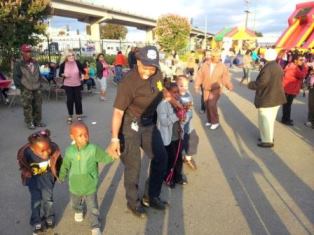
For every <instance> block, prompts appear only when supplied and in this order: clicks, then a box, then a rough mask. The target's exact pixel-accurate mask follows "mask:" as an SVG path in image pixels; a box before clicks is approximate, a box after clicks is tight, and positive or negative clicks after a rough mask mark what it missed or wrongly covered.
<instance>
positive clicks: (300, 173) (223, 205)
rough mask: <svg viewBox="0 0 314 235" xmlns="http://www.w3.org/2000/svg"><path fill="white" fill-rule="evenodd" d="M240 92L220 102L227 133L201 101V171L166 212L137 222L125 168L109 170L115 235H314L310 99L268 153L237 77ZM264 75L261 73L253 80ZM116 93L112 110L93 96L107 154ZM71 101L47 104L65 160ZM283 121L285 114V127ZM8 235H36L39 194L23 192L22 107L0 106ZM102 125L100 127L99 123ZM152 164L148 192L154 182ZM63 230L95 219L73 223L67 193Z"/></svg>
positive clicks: (104, 184)
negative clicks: (211, 124)
mask: <svg viewBox="0 0 314 235" xmlns="http://www.w3.org/2000/svg"><path fill="white" fill-rule="evenodd" d="M232 75H233V82H234V85H235V91H234V92H228V93H225V94H224V95H223V96H222V97H221V99H220V101H219V107H220V110H219V113H220V122H221V127H220V128H219V129H217V130H216V131H211V130H209V129H208V128H206V127H205V125H204V123H205V116H204V114H199V112H198V110H199V97H198V96H195V100H194V102H195V107H194V108H195V113H194V114H195V115H194V118H193V125H194V127H195V129H196V131H197V133H198V135H199V136H200V144H199V148H198V149H199V151H198V154H197V156H195V161H196V163H197V165H198V169H197V170H196V171H191V170H189V169H188V168H187V167H185V168H184V171H185V174H186V175H187V178H188V181H189V183H188V184H187V185H185V186H183V187H181V186H177V187H176V188H175V189H171V190H170V189H169V188H168V187H166V186H165V187H163V192H162V195H161V197H162V198H163V199H166V200H168V201H169V204H170V205H169V207H168V208H167V210H166V211H165V212H161V211H157V210H154V209H149V210H148V217H147V219H138V218H136V217H134V216H133V215H132V214H131V213H130V212H129V211H128V210H127V208H126V200H125V190H124V187H123V165H122V163H121V162H120V161H119V160H118V161H116V162H114V163H113V164H111V165H108V166H105V167H103V166H101V167H100V186H99V190H98V201H99V207H100V214H101V215H100V217H101V222H102V227H103V228H102V230H103V234H106V235H142V234H145V235H160V234H169V235H170V234H171V235H211V234H213V235H217V234H275V235H279V234H296V235H302V234H314V226H313V225H314V192H313V189H314V170H313V166H314V148H313V146H314V130H313V129H309V128H307V127H305V126H304V125H303V123H304V122H305V121H306V115H307V106H306V99H307V98H303V97H302V96H300V97H298V98H297V100H296V101H295V103H294V104H293V107H292V110H293V111H292V117H293V119H294V121H295V126H294V127H287V126H284V125H282V124H281V123H279V122H276V126H275V147H274V148H272V149H261V148H258V147H257V146H256V143H257V138H258V129H257V111H256V109H255V107H254V105H253V102H252V101H253V98H254V92H252V91H249V90H248V89H247V88H246V86H245V85H243V86H240V85H239V79H240V77H241V71H240V70H232ZM253 76H256V73H254V74H253ZM115 91H116V88H115V87H114V86H113V85H109V91H108V98H109V99H108V101H106V102H100V101H99V99H98V96H97V94H94V95H91V96H88V95H84V98H83V109H84V113H85V114H86V115H87V116H86V118H85V119H84V121H85V122H86V123H87V124H88V126H89V127H90V135H91V142H93V143H97V144H100V145H102V146H103V147H106V145H107V144H108V142H109V140H110V125H111V114H112V103H113V100H114V97H115ZM64 100H65V98H64V97H60V98H59V100H58V101H56V100H55V98H54V97H53V96H52V98H51V100H50V101H48V100H47V99H46V100H45V102H44V104H43V120H44V122H46V123H47V124H48V126H47V127H48V128H49V129H50V130H51V132H52V139H53V140H54V141H55V142H57V143H58V144H59V146H60V147H61V149H62V150H63V151H64V149H65V148H66V146H68V145H69V144H70V139H69V136H68V126H67V124H66V106H65V102H64ZM280 116H281V110H280V111H279V114H278V117H277V119H278V120H279V119H280ZM0 122H1V124H0V133H1V136H0V149H1V153H0V160H1V164H0V208H1V210H0V211H1V213H0V234H1V235H27V234H31V227H30V226H29V224H28V221H29V216H30V195H29V192H28V189H27V187H24V186H22V184H21V180H20V174H19V171H18V166H17V162H16V152H17V149H18V148H19V147H20V146H21V145H23V144H24V143H25V142H26V138H27V136H28V135H29V134H31V131H30V130H28V129H26V128H25V125H24V123H23V113H22V109H21V107H20V105H18V104H17V105H15V106H14V107H11V108H8V107H7V106H5V105H4V104H0ZM92 122H96V124H92ZM147 166H148V161H147V159H146V158H145V157H144V158H143V171H142V176H143V177H142V179H143V180H142V182H141V188H143V187H142V186H143V183H144V179H145V177H146V176H147V171H146V169H147ZM54 199H55V212H56V219H57V225H56V228H55V229H54V231H50V233H49V234H58V235H85V234H86V235H87V234H91V232H90V230H89V227H88V222H87V220H84V222H82V223H80V224H78V223H76V222H74V217H73V211H72V210H71V205H70V202H69V192H68V188H67V184H62V185H60V184H57V185H56V186H55V190H54Z"/></svg>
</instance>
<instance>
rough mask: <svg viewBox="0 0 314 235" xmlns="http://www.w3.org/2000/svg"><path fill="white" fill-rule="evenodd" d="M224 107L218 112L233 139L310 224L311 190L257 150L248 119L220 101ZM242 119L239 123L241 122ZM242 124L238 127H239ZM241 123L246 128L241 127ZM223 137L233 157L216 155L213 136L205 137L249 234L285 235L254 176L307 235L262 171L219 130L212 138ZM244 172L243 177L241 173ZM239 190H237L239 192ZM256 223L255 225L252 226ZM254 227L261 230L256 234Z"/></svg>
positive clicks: (312, 216)
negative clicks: (267, 186) (248, 153)
mask: <svg viewBox="0 0 314 235" xmlns="http://www.w3.org/2000/svg"><path fill="white" fill-rule="evenodd" d="M223 102H224V104H225V107H228V108H222V109H221V110H222V113H223V115H224V119H225V121H226V123H227V124H228V125H229V126H231V127H237V128H233V131H234V134H235V135H236V136H238V137H239V138H237V139H240V138H241V139H243V140H245V141H246V146H247V147H248V148H249V149H250V151H252V152H253V153H254V154H255V157H257V158H258V159H259V160H261V161H262V162H263V163H264V165H265V166H266V167H267V168H268V170H269V171H270V172H271V174H272V175H273V176H274V177H275V178H276V179H277V181H278V182H279V183H280V184H281V186H282V187H283V188H284V189H285V191H286V192H287V193H288V194H289V196H290V197H291V198H292V199H293V200H294V202H295V203H296V204H297V205H298V207H299V208H300V209H301V210H302V212H303V213H304V215H305V216H306V217H307V218H308V220H309V221H310V222H311V223H312V224H313V223H314V213H313V198H314V192H313V190H312V189H311V188H310V187H309V186H308V185H306V184H305V183H304V182H303V181H302V180H301V179H300V178H299V177H298V176H297V175H296V174H295V173H294V172H293V171H292V170H291V169H290V168H289V167H288V166H287V165H286V164H285V162H283V161H282V159H281V158H280V157H279V156H278V155H277V154H276V153H275V152H274V151H273V150H272V149H259V148H257V147H256V142H257V140H256V137H257V135H253V136H252V135H251V134H250V132H249V131H247V130H251V131H252V130H255V131H256V133H258V129H257V127H256V126H255V125H253V124H252V123H251V122H250V120H249V119H247V118H246V117H245V116H244V115H243V114H242V112H241V111H240V110H239V109H238V108H237V107H236V106H235V105H234V104H233V103H232V102H231V101H230V100H229V99H228V98H227V97H223ZM241 119H242V120H241ZM241 123H242V126H241ZM243 123H246V126H245V127H243ZM216 134H218V135H223V139H224V141H225V143H227V144H226V145H225V147H228V148H229V149H230V150H231V151H232V152H234V154H233V156H229V157H228V156H224V155H219V156H218V153H219V152H220V151H219V150H221V149H220V148H221V147H220V145H219V142H217V139H216V138H215V137H214V135H208V139H209V141H210V143H211V145H212V146H213V149H214V151H215V152H216V153H217V159H218V161H219V162H220V165H221V167H222V169H223V170H224V173H225V175H226V178H227V180H228V182H229V184H230V187H231V188H232V191H233V193H234V195H235V197H236V198H237V201H238V202H239V205H240V207H241V210H242V212H243V214H244V215H245V217H246V219H247V221H248V224H249V225H250V227H251V230H252V232H253V233H257V232H258V231H264V232H265V233H268V231H269V232H270V234H279V233H280V234H289V232H288V231H287V228H286V227H285V225H284V224H283V223H282V221H281V220H280V218H279V217H278V215H277V213H276V212H275V211H274V209H273V208H272V206H271V204H270V203H269V201H268V200H267V198H266V197H265V195H264V193H263V191H262V190H261V188H260V187H259V186H258V184H257V182H256V181H255V177H254V175H255V174H259V175H260V176H262V177H263V178H264V179H265V180H266V182H268V184H270V187H272V189H273V190H274V191H275V192H276V194H277V196H278V197H279V198H280V199H281V200H282V202H283V203H284V204H285V205H286V206H287V208H288V210H289V211H290V212H291V214H293V215H294V217H295V219H296V220H297V221H298V222H299V223H300V225H301V226H302V227H303V228H304V230H306V231H307V232H308V233H309V234H310V233H311V232H310V230H311V229H309V228H307V227H306V226H305V225H304V224H303V223H302V221H301V219H300V218H298V216H297V215H296V214H295V213H294V212H293V209H291V208H290V207H289V205H288V204H287V203H286V202H285V201H284V199H283V197H281V195H280V194H279V193H278V192H277V190H276V189H275V188H274V186H273V185H272V184H271V183H270V182H269V181H268V180H267V178H266V177H265V175H264V174H263V171H262V170H261V169H260V167H259V166H258V164H257V163H256V162H255V161H254V159H252V158H249V157H248V156H247V153H246V152H245V150H244V149H243V148H242V147H241V144H240V143H239V142H238V146H239V148H240V149H241V150H240V153H239V152H238V151H237V150H236V149H235V148H234V147H232V144H231V143H230V141H229V140H228V137H227V136H226V134H225V133H224V131H223V129H222V128H221V129H220V130H219V131H217V133H215V135H216ZM242 170H244V171H245V174H243V172H241V171H242ZM239 189H241V190H240V191H239ZM256 221H259V223H256ZM257 225H259V226H260V227H261V229H262V230H259V229H258V227H257Z"/></svg>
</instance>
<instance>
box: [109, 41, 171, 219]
mask: <svg viewBox="0 0 314 235" xmlns="http://www.w3.org/2000/svg"><path fill="white" fill-rule="evenodd" d="M136 58H137V65H136V66H135V67H134V69H132V70H131V71H130V72H129V73H127V74H126V75H125V77H124V78H123V79H122V81H121V83H120V84H119V86H118V90H117V95H116V99H115V102H114V110H113V116H112V139H111V144H110V145H109V147H108V151H109V152H110V154H116V155H120V141H122V139H123V148H122V150H121V153H122V155H121V160H122V162H123V163H124V165H125V169H124V186H125V189H126V199H127V206H128V208H129V209H130V210H131V211H132V212H133V214H135V215H136V216H139V217H143V216H144V215H145V209H144V207H143V205H144V206H150V207H153V208H155V209H159V210H164V209H165V204H166V203H165V202H164V201H162V200H161V199H160V198H159V195H160V192H161V186H162V183H163V178H164V175H165V171H166V166H167V165H166V164H167V153H166V151H165V148H164V146H163V142H162V139H161V135H160V133H159V130H158V129H157V128H156V125H155V122H154V115H155V111H156V108H157V105H158V104H159V102H160V101H161V100H162V98H163V82H162V76H161V72H160V70H159V54H158V51H157V49H156V47H154V46H146V47H143V48H139V50H138V51H137V52H136ZM169 99H170V98H169ZM119 131H120V134H121V136H122V137H123V138H121V136H120V138H119ZM121 146H122V143H121ZM140 148H142V149H143V151H144V152H145V154H146V156H148V157H149V158H150V159H151V164H150V175H149V179H148V181H147V184H146V188H147V186H148V190H145V191H146V192H148V195H147V196H148V197H145V196H144V197H145V198H144V199H145V200H142V203H141V199H140V198H139V194H138V184H139V178H140V170H141V152H140Z"/></svg>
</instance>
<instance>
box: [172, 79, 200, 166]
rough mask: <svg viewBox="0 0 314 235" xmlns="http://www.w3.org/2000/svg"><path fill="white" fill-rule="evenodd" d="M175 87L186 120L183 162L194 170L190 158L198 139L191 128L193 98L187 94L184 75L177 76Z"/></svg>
mask: <svg viewBox="0 0 314 235" xmlns="http://www.w3.org/2000/svg"><path fill="white" fill-rule="evenodd" d="M177 85H178V89H179V95H180V102H181V103H182V105H183V107H184V108H185V111H186V120H185V121H184V123H182V129H183V131H184V138H183V142H184V143H183V150H184V152H185V156H184V162H185V163H187V165H188V166H189V167H190V168H191V169H192V170H196V168H197V167H196V164H195V162H194V160H193V158H192V155H195V154H196V152H197V147H198V142H199V138H198V135H197V134H196V132H195V130H194V128H193V127H192V122H191V121H192V117H193V112H192V106H193V97H192V95H191V93H190V92H189V80H188V78H187V77H186V76H185V75H179V76H178V77H177Z"/></svg>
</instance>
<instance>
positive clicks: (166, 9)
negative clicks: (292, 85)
mask: <svg viewBox="0 0 314 235" xmlns="http://www.w3.org/2000/svg"><path fill="white" fill-rule="evenodd" d="M82 1H84V2H90V3H93V4H99V5H103V6H104V7H111V8H114V9H118V10H121V11H128V12H131V13H135V14H139V15H143V16H147V17H150V18H156V19H157V18H158V17H159V16H161V15H164V14H167V13H175V14H179V15H181V16H184V17H187V18H189V19H192V25H193V26H194V27H198V28H200V29H205V25H206V23H205V22H206V18H207V32H210V33H214V34H215V33H217V32H219V31H220V30H221V29H222V28H223V27H233V26H244V22H245V13H244V11H245V10H246V9H248V10H249V11H250V14H249V18H248V27H249V28H251V29H252V30H256V31H259V32H262V33H263V34H264V35H268V36H277V37H279V36H280V34H281V33H282V32H283V31H284V30H285V29H286V28H287V26H288V17H289V16H290V14H291V13H292V12H293V11H294V9H295V5H296V4H297V3H301V2H306V1H305V0H216V1H213V0H159V1H156V0H119V1H112V0H82ZM51 24H52V27H53V28H62V27H65V25H69V27H70V29H71V30H76V29H79V30H80V31H82V30H84V29H85V26H84V24H81V23H78V22H77V21H76V20H73V19H67V18H61V17H53V19H52V21H51ZM142 37H143V39H145V33H144V32H143V31H139V30H136V29H135V28H129V33H128V35H127V39H129V40H132V39H133V40H139V39H140V38H142Z"/></svg>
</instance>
